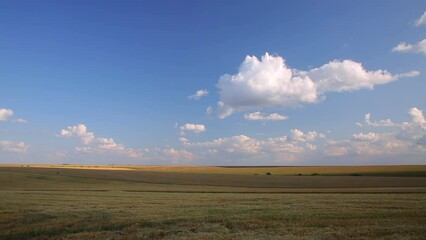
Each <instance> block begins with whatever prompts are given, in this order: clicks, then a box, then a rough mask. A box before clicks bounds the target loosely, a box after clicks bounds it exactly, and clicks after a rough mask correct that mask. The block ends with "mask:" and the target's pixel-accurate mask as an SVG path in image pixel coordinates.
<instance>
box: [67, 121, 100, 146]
mask: <svg viewBox="0 0 426 240" xmlns="http://www.w3.org/2000/svg"><path fill="white" fill-rule="evenodd" d="M59 135H60V136H61V137H72V136H77V137H79V138H80V139H81V141H82V142H83V144H85V145H87V144H90V143H91V142H92V141H93V140H94V139H95V135H94V134H93V132H87V127H86V126H85V125H84V124H78V125H76V126H71V127H67V128H66V129H62V130H61V132H60V133H59Z"/></svg>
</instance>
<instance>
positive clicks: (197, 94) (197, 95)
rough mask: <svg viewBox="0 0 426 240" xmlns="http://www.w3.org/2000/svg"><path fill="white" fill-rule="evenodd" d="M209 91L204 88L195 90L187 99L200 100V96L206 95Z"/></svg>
mask: <svg viewBox="0 0 426 240" xmlns="http://www.w3.org/2000/svg"><path fill="white" fill-rule="evenodd" d="M208 94H209V92H208V91H207V90H206V89H201V90H198V91H196V92H195V93H194V94H193V95H191V96H188V99H189V100H200V98H202V97H204V96H207V95H208Z"/></svg>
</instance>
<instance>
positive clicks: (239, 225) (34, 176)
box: [0, 167, 426, 239]
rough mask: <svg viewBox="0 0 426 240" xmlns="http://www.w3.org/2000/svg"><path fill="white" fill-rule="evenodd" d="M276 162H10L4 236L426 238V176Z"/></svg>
mask: <svg viewBox="0 0 426 240" xmlns="http://www.w3.org/2000/svg"><path fill="white" fill-rule="evenodd" d="M268 170H269V171H268ZM268 170H266V171H263V172H264V173H265V172H272V173H273V175H271V176H267V175H266V174H259V175H254V174H251V175H242V174H229V173H228V174H223V175H218V174H217V173H215V174H200V173H173V172H164V171H163V172H145V171H141V170H137V171H128V170H127V171H124V170H123V171H117V170H79V169H55V168H44V169H43V168H33V167H22V168H20V167H3V168H0V239H189V238H190V239H372V238H375V239H377V238H380V239H424V232H425V230H426V194H425V193H426V178H424V177H365V176H323V174H320V176H305V175H303V176H297V175H296V174H298V172H296V173H295V174H294V175H293V176H277V175H276V174H275V169H274V170H271V168H269V169H268ZM298 171H299V172H304V171H303V169H301V168H299V169H298ZM57 173H59V174H57ZM259 173H260V171H259ZM310 174H312V173H310ZM148 180H150V181H148ZM172 182H174V183H172ZM314 192H317V193H314ZM380 192H385V194H383V193H380ZM404 192H405V194H402V193H404ZM318 193H321V194H318ZM372 193H374V194H372Z"/></svg>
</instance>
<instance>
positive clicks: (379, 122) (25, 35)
mask: <svg viewBox="0 0 426 240" xmlns="http://www.w3.org/2000/svg"><path fill="white" fill-rule="evenodd" d="M425 75H426V2H425V1H416V0H409V1H392V0H389V1H385V0H380V1H379V0H377V1H367V0H361V1H332V0H330V1H271V0H268V1H250V0H247V1H245V0H244V1H242V0H241V1H239V0H235V1H189V0H188V1H163V0H160V1H128V0H127V1H106V0H105V1H104V0H102V1H96V0H92V1H78V0H73V1H67V0H62V1H48V0H40V1H33V0H31V1H26V0H22V1H12V0H3V1H0V163H17V164H24V163H45V164H63V163H68V164H146V165H297V166H300V165H373V164H426V120H425V114H426V112H425V111H426V94H425V90H426V79H425Z"/></svg>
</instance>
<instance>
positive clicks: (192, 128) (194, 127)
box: [180, 123, 206, 135]
mask: <svg viewBox="0 0 426 240" xmlns="http://www.w3.org/2000/svg"><path fill="white" fill-rule="evenodd" d="M205 131H206V126H204V125H203V124H194V123H186V124H184V125H182V126H181V127H180V133H181V134H182V135H184V134H185V132H193V133H200V132H205Z"/></svg>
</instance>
